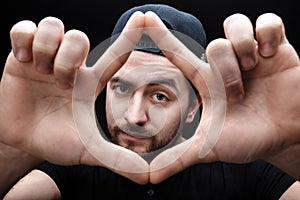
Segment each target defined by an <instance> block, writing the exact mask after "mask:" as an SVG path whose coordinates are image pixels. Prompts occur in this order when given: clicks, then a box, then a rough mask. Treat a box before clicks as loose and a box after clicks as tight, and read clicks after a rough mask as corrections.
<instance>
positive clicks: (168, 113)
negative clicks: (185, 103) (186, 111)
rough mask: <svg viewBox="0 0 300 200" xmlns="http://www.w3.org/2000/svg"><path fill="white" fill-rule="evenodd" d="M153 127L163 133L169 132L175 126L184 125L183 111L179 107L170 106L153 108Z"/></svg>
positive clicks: (151, 116)
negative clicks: (163, 131) (164, 131)
mask: <svg viewBox="0 0 300 200" xmlns="http://www.w3.org/2000/svg"><path fill="white" fill-rule="evenodd" d="M149 114H150V118H151V125H152V126H154V127H155V128H156V130H158V132H161V131H162V130H166V131H168V129H170V128H172V127H173V126H176V127H177V126H178V124H179V123H182V122H181V121H182V117H181V109H180V107H179V106H175V105H174V106H170V107H168V108H165V107H163V106H153V107H151V109H150V110H149Z"/></svg>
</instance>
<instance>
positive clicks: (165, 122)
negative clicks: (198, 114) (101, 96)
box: [106, 51, 193, 153]
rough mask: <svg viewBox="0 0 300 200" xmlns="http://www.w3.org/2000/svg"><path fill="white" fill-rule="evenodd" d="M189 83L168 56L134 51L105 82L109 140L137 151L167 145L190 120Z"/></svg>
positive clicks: (146, 151) (140, 151)
mask: <svg viewBox="0 0 300 200" xmlns="http://www.w3.org/2000/svg"><path fill="white" fill-rule="evenodd" d="M190 87H191V86H190V84H189V82H188V81H187V80H186V78H185V77H184V76H183V74H182V72H181V71H180V70H179V69H178V68H176V67H175V66H174V65H173V64H172V63H171V62H170V61H169V60H168V59H167V58H165V57H163V56H159V55H155V54H151V53H145V52H141V51H134V52H132V54H131V55H130V57H129V58H128V60H127V62H126V63H125V64H124V65H123V67H122V68H121V69H120V70H119V71H118V72H117V73H116V74H115V75H114V76H113V77H112V79H111V80H110V81H109V82H108V85H107V94H106V95H107V96H106V118H107V126H108V130H109V134H110V135H111V141H112V142H113V143H116V144H118V145H120V146H122V147H125V148H127V149H130V150H132V151H134V152H136V153H148V152H152V151H155V150H158V149H161V148H162V147H163V146H165V145H166V144H168V143H169V142H170V141H171V140H172V139H173V138H174V137H175V136H176V135H178V133H179V132H180V128H181V127H182V126H183V125H184V123H186V122H190V121H191V118H193V116H192V117H191V114H189V112H190V111H189V101H190V99H189V94H190Z"/></svg>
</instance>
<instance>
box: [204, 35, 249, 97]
mask: <svg viewBox="0 0 300 200" xmlns="http://www.w3.org/2000/svg"><path fill="white" fill-rule="evenodd" d="M206 55H207V59H208V62H209V63H210V65H211V66H214V67H216V68H218V70H219V71H220V74H221V76H222V79H223V84H224V87H225V91H226V96H227V100H228V101H229V102H237V101H240V100H241V99H242V98H243V96H244V88H243V82H242V75H241V72H240V68H239V63H238V60H237V58H236V55H235V52H234V49H233V48H232V45H231V43H230V41H228V40H225V39H217V40H214V41H212V42H211V43H209V45H208V46H207V48H206Z"/></svg>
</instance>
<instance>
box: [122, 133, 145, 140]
mask: <svg viewBox="0 0 300 200" xmlns="http://www.w3.org/2000/svg"><path fill="white" fill-rule="evenodd" d="M120 134H121V135H123V137H125V138H126V139H127V140H131V141H138V140H141V139H146V138H149V136H148V135H147V136H146V135H144V134H141V133H135V132H124V131H120Z"/></svg>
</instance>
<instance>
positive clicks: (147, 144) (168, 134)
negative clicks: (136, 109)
mask: <svg viewBox="0 0 300 200" xmlns="http://www.w3.org/2000/svg"><path fill="white" fill-rule="evenodd" d="M119 125H120V127H119V126H117V125H109V124H108V125H107V127H108V131H109V133H110V137H111V138H110V139H111V142H112V143H114V144H117V145H119V146H122V147H124V148H126V149H129V150H131V151H134V152H136V153H138V154H144V153H150V152H154V151H157V150H160V149H162V148H164V147H165V146H166V145H168V144H173V143H176V141H177V139H178V137H179V135H180V134H178V133H179V130H180V124H178V125H177V126H174V128H173V129H170V130H168V131H165V132H160V133H157V134H153V132H154V131H153V130H151V129H150V130H149V129H146V128H144V127H136V126H134V127H133V126H131V125H129V124H119ZM131 132H135V133H136V132H142V133H149V135H153V136H151V137H148V138H145V137H143V138H141V139H140V140H139V142H135V141H131V140H123V139H121V137H120V134H121V133H125V134H127V133H131ZM173 141H174V142H173ZM138 147H143V148H142V149H143V150H139V151H137V150H136V148H138Z"/></svg>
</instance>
